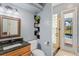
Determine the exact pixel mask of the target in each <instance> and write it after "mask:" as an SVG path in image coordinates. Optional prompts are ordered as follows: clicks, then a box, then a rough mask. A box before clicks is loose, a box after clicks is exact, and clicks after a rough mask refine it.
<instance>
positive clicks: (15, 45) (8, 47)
mask: <svg viewBox="0 0 79 59" xmlns="http://www.w3.org/2000/svg"><path fill="white" fill-rule="evenodd" d="M21 45H22V44H21V43H17V44H14V45H9V46H6V47H3V50H8V49H11V48H14V47H18V46H21Z"/></svg>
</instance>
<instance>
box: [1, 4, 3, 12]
mask: <svg viewBox="0 0 79 59" xmlns="http://www.w3.org/2000/svg"><path fill="white" fill-rule="evenodd" d="M0 12H4V7H3V6H2V4H0Z"/></svg>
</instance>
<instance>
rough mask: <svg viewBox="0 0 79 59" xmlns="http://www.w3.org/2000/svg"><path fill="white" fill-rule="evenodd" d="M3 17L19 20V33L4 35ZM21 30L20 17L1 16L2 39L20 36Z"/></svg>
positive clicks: (0, 35)
mask: <svg viewBox="0 0 79 59" xmlns="http://www.w3.org/2000/svg"><path fill="white" fill-rule="evenodd" d="M3 18H4V19H8V20H15V21H18V34H14V35H8V36H3V35H2V31H3ZM20 31H21V20H20V18H14V17H10V16H4V15H1V16H0V39H2V38H10V37H18V36H20Z"/></svg>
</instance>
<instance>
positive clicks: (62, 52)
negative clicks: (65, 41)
mask: <svg viewBox="0 0 79 59" xmlns="http://www.w3.org/2000/svg"><path fill="white" fill-rule="evenodd" d="M55 56H74V54H73V53H71V52H67V51H64V50H61V49H60V50H59V51H58V52H57V54H56V55H55Z"/></svg>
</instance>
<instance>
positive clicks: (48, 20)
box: [38, 4, 52, 56]
mask: <svg viewBox="0 0 79 59" xmlns="http://www.w3.org/2000/svg"><path fill="white" fill-rule="evenodd" d="M51 14H52V13H51V4H46V6H45V7H44V9H43V11H42V12H40V13H39V14H38V15H40V17H41V19H40V40H38V42H39V43H40V44H41V47H42V50H43V51H44V52H45V54H46V55H48V56H49V55H51V44H52V38H51V35H52V32H51V30H52V29H51V28H52V15H51ZM45 42H49V45H45V44H44V43H45Z"/></svg>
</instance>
